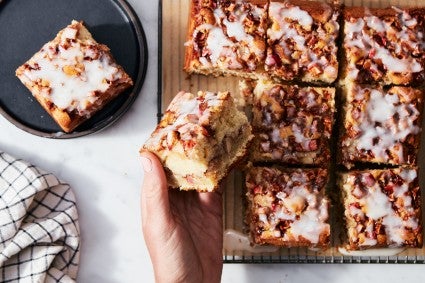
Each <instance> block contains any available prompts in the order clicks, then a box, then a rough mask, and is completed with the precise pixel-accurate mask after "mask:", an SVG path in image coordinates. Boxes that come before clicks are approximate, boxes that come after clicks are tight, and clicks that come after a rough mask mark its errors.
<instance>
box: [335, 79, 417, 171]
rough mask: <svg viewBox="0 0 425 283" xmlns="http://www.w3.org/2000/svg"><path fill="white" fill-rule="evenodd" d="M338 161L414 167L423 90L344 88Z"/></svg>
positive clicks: (347, 164)
mask: <svg viewBox="0 0 425 283" xmlns="http://www.w3.org/2000/svg"><path fill="white" fill-rule="evenodd" d="M343 91H344V99H345V102H344V109H343V110H344V111H343V112H344V113H343V115H342V117H343V118H342V121H343V127H342V134H341V137H340V142H339V144H340V152H339V162H340V163H342V164H344V165H345V166H346V167H347V168H351V167H352V166H353V165H355V164H356V163H380V164H387V165H388V164H392V165H415V164H417V158H418V156H417V155H418V149H419V144H420V132H421V122H422V111H423V91H421V90H418V89H413V88H411V87H401V86H394V87H391V88H389V89H384V88H382V87H372V86H360V85H356V84H348V85H346V86H345V87H344V89H343Z"/></svg>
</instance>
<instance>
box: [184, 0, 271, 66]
mask: <svg viewBox="0 0 425 283" xmlns="http://www.w3.org/2000/svg"><path fill="white" fill-rule="evenodd" d="M254 2H255V3H254ZM192 5H193V6H194V7H192V8H193V9H192V17H191V21H192V22H191V26H192V29H189V32H190V34H189V39H188V42H187V43H186V46H191V47H192V49H193V54H192V56H193V57H195V58H196V59H197V60H199V63H200V64H201V65H203V66H204V67H218V68H224V69H231V70H240V69H248V70H251V71H254V70H255V69H256V68H257V67H258V66H257V65H258V64H260V61H261V59H262V58H263V57H264V54H265V21H266V8H267V1H244V0H236V1H196V0H194V1H193V4H192Z"/></svg>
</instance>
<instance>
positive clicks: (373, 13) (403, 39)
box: [342, 7, 425, 85]
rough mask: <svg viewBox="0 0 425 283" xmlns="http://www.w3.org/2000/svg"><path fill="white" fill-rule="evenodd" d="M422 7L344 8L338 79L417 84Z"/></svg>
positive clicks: (421, 74)
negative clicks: (341, 65) (340, 67)
mask: <svg viewBox="0 0 425 283" xmlns="http://www.w3.org/2000/svg"><path fill="white" fill-rule="evenodd" d="M424 15H425V8H410V9H405V10H401V9H399V8H396V7H392V8H386V9H371V8H366V7H346V8H345V9H344V28H343V30H344V40H343V51H344V54H345V55H344V57H345V58H344V61H345V62H344V67H343V70H344V72H343V74H342V79H343V80H346V81H351V82H356V83H359V84H368V83H375V82H380V83H383V84H385V85H390V84H394V85H412V84H421V83H423V82H424V79H425V76H424V75H425V72H424V63H425V62H424V60H425V54H424V48H425V42H424V32H425V30H424V29H425V22H424Z"/></svg>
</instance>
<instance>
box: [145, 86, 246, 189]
mask: <svg viewBox="0 0 425 283" xmlns="http://www.w3.org/2000/svg"><path fill="white" fill-rule="evenodd" d="M252 138H253V136H252V130H251V125H250V124H249V122H248V119H247V117H246V116H245V114H244V113H242V112H240V111H239V110H238V109H237V108H236V105H235V103H234V102H233V98H232V97H231V95H230V94H229V93H228V92H218V93H213V92H206V91H200V92H198V94H197V95H194V94H191V93H188V92H183V91H182V92H180V93H178V94H177V95H176V97H175V98H174V99H173V101H172V102H171V104H170V105H169V107H168V109H167V111H166V112H165V114H164V116H163V118H162V120H161V121H160V123H159V124H158V126H157V127H156V129H155V131H154V132H153V133H152V135H151V137H150V138H149V139H148V140H147V141H146V143H145V144H144V146H143V148H142V150H148V151H151V152H153V153H155V154H156V155H157V156H158V157H159V159H160V160H161V162H162V163H163V165H164V167H165V172H166V174H167V180H168V185H169V187H170V188H180V189H181V190H197V191H214V190H216V189H217V188H218V186H219V183H220V181H221V180H222V179H223V178H224V177H225V176H226V175H227V174H228V173H229V171H230V169H231V168H232V167H233V166H234V165H235V164H236V162H237V161H238V160H240V159H241V158H243V157H244V156H245V154H246V152H247V147H248V145H249V143H250V141H251V140H252Z"/></svg>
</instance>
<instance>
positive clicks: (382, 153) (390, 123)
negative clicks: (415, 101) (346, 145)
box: [352, 87, 420, 162]
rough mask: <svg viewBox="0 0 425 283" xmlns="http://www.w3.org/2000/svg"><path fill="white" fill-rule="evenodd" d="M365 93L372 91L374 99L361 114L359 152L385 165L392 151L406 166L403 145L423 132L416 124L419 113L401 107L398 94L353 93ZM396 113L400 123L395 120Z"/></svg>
mask: <svg viewBox="0 0 425 283" xmlns="http://www.w3.org/2000/svg"><path fill="white" fill-rule="evenodd" d="M365 91H370V97H369V99H368V101H367V106H366V109H365V112H364V113H362V114H361V118H360V121H361V122H360V126H359V131H360V135H359V136H358V137H357V145H356V147H357V148H358V149H359V150H362V149H363V150H370V151H371V152H372V153H373V155H374V157H375V158H377V159H379V160H384V161H387V160H388V158H389V156H388V154H387V152H386V150H391V151H392V152H393V153H396V154H397V157H398V160H399V162H404V155H403V147H402V142H403V141H404V140H405V139H406V137H407V136H408V135H409V134H418V133H419V132H420V128H419V127H418V126H417V125H415V124H414V121H416V120H417V119H418V117H419V111H418V110H417V109H416V108H415V107H413V106H412V105H410V104H406V103H399V97H398V96H397V94H395V93H385V92H381V91H378V90H376V89H367V88H364V89H362V88H360V87H354V88H353V90H352V92H354V93H360V92H361V93H365ZM407 109H408V110H409V111H407ZM410 112H412V114H410ZM396 113H397V114H398V121H397V122H395V121H394V119H393V117H394V115H395V114H396ZM376 123H380V125H379V126H378V125H377V124H376Z"/></svg>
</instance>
